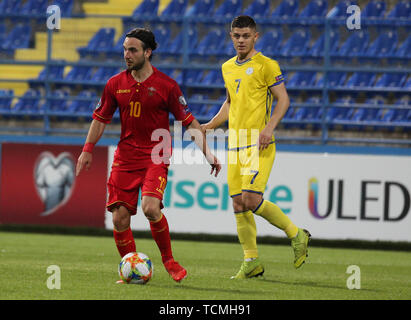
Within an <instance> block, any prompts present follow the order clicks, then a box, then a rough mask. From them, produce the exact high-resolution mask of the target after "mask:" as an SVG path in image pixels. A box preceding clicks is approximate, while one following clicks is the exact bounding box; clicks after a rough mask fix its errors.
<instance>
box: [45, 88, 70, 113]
mask: <svg viewBox="0 0 411 320" xmlns="http://www.w3.org/2000/svg"><path fill="white" fill-rule="evenodd" d="M51 95H52V97H53V99H50V100H49V105H48V111H51V112H64V111H66V110H67V107H68V100H67V97H68V96H69V91H68V90H63V89H58V90H54V91H53V92H52V94H51Z"/></svg>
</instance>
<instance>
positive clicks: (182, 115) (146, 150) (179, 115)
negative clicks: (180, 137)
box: [93, 67, 194, 170]
mask: <svg viewBox="0 0 411 320" xmlns="http://www.w3.org/2000/svg"><path fill="white" fill-rule="evenodd" d="M117 108H119V112H120V120H121V136H120V141H119V143H118V146H117V150H116V152H115V154H114V161H113V166H112V167H113V169H114V168H116V169H119V170H137V169H142V168H145V167H147V166H148V165H150V164H151V163H152V160H151V153H152V150H153V148H154V147H155V146H156V145H158V144H159V143H160V142H161V141H160V142H159V141H158V140H157V141H156V140H154V141H153V139H152V134H153V132H154V131H155V130H157V129H163V130H162V131H160V133H161V132H163V133H164V132H165V131H164V130H166V132H167V134H168V137H169V138H168V139H163V141H162V142H163V144H165V145H166V147H165V148H161V149H162V153H160V155H159V156H160V157H164V156H166V157H167V158H169V157H170V156H171V135H170V126H169V121H170V120H169V114H170V112H171V113H172V114H173V115H174V117H175V119H176V120H178V121H182V124H183V126H187V125H189V124H190V123H191V122H192V121H193V120H194V116H193V115H192V114H191V112H190V111H189V109H188V107H187V103H186V101H185V99H184V96H183V94H182V92H181V90H180V87H179V86H178V84H177V82H176V81H174V80H173V79H171V78H170V77H168V76H167V75H165V74H164V73H162V72H160V71H158V70H157V69H156V68H154V67H153V74H151V75H150V77H148V78H147V79H146V80H145V81H143V82H137V81H136V80H135V79H134V78H133V76H132V75H131V72H130V71H127V70H126V71H123V72H120V73H119V74H117V75H115V76H113V77H112V78H110V79H109V80H108V82H107V84H106V86H105V88H104V91H103V94H102V97H101V100H100V102H99V104H98V105H97V108H96V109H95V110H94V113H93V119H95V120H98V121H101V122H103V123H110V121H111V119H112V117H113V114H114V112H115V111H116V109H117ZM160 136H163V135H162V134H160ZM160 140H161V139H160ZM164 140H167V141H164ZM163 152H164V154H163Z"/></svg>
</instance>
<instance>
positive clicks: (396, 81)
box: [374, 73, 407, 88]
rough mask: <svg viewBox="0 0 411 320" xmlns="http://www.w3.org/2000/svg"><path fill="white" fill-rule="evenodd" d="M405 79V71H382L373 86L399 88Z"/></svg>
mask: <svg viewBox="0 0 411 320" xmlns="http://www.w3.org/2000/svg"><path fill="white" fill-rule="evenodd" d="M406 80H407V74H405V73H384V74H383V75H382V76H381V78H379V79H378V80H377V81H376V83H375V85H374V87H377V88H401V87H402V86H403V85H404V84H405V83H406Z"/></svg>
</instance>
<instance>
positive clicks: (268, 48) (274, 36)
mask: <svg viewBox="0 0 411 320" xmlns="http://www.w3.org/2000/svg"><path fill="white" fill-rule="evenodd" d="M282 41H283V33H282V32H281V30H277V29H274V30H270V31H266V32H265V33H264V34H263V36H262V37H261V38H260V39H258V41H257V43H256V45H255V48H256V50H257V51H261V52H263V53H264V54H265V55H267V56H275V55H277V54H278V53H279V52H280V50H281V44H282Z"/></svg>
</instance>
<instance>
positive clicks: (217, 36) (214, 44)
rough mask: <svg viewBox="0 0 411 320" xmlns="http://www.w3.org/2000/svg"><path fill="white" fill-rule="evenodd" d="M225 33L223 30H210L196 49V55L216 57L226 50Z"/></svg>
mask: <svg viewBox="0 0 411 320" xmlns="http://www.w3.org/2000/svg"><path fill="white" fill-rule="evenodd" d="M225 36H226V35H225V31H224V30H223V29H221V28H218V29H213V30H210V31H209V32H208V33H207V34H206V35H205V36H204V38H203V39H201V40H200V41H199V42H198V44H197V46H196V47H195V48H194V52H193V53H194V54H197V55H200V56H204V55H216V54H219V53H221V52H222V51H223V49H224V39H225Z"/></svg>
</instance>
